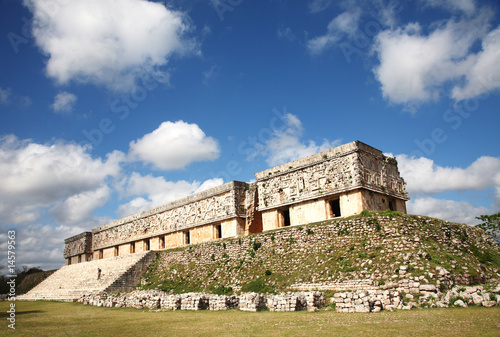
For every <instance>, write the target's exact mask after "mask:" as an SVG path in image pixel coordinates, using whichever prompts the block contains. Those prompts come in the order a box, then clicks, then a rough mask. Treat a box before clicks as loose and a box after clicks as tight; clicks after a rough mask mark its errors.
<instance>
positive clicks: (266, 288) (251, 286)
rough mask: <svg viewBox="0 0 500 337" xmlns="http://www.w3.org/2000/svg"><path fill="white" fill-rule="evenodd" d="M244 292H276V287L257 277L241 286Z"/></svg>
mask: <svg viewBox="0 0 500 337" xmlns="http://www.w3.org/2000/svg"><path fill="white" fill-rule="evenodd" d="M241 291H242V292H253V293H259V294H274V293H275V292H276V289H275V288H274V287H273V286H270V285H268V284H266V282H265V281H264V280H261V279H255V280H252V281H250V282H248V283H246V284H244V285H243V286H242V287H241Z"/></svg>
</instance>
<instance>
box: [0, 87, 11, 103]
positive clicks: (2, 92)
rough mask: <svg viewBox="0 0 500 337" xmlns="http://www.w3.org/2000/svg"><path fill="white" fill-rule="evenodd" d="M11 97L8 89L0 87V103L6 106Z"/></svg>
mask: <svg viewBox="0 0 500 337" xmlns="http://www.w3.org/2000/svg"><path fill="white" fill-rule="evenodd" d="M11 95H12V92H11V90H10V88H6V89H4V88H2V87H0V103H2V104H7V103H9V101H10V96H11Z"/></svg>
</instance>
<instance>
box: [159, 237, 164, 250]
mask: <svg viewBox="0 0 500 337" xmlns="http://www.w3.org/2000/svg"><path fill="white" fill-rule="evenodd" d="M160 249H165V237H164V236H162V237H161V238H160Z"/></svg>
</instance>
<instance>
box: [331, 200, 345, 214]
mask: <svg viewBox="0 0 500 337" xmlns="http://www.w3.org/2000/svg"><path fill="white" fill-rule="evenodd" d="M328 205H329V206H330V216H331V217H332V218H337V217H340V216H342V213H341V212H340V199H334V200H330V201H329V202H328Z"/></svg>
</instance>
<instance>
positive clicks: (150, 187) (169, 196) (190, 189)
mask: <svg viewBox="0 0 500 337" xmlns="http://www.w3.org/2000/svg"><path fill="white" fill-rule="evenodd" d="M221 184H223V180H222V179H220V178H215V179H209V180H207V181H205V182H203V183H200V182H198V181H194V182H192V183H190V182H187V181H184V180H181V181H176V182H173V181H166V180H165V178H163V177H153V176H151V175H147V176H142V175H140V174H139V173H136V172H133V173H132V175H131V176H130V177H129V178H127V179H125V180H124V181H122V186H121V187H120V189H121V194H122V195H123V196H138V197H136V198H134V199H132V200H131V201H130V202H128V203H126V204H124V205H120V206H119V208H118V211H117V213H118V215H119V216H120V217H125V216H128V215H131V214H136V213H139V212H141V211H145V210H148V209H151V208H154V207H156V206H160V205H163V204H166V203H168V202H171V201H175V200H178V199H180V198H183V197H185V196H187V195H190V194H193V193H197V192H201V191H204V190H206V189H209V188H212V187H215V186H218V185H221Z"/></svg>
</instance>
